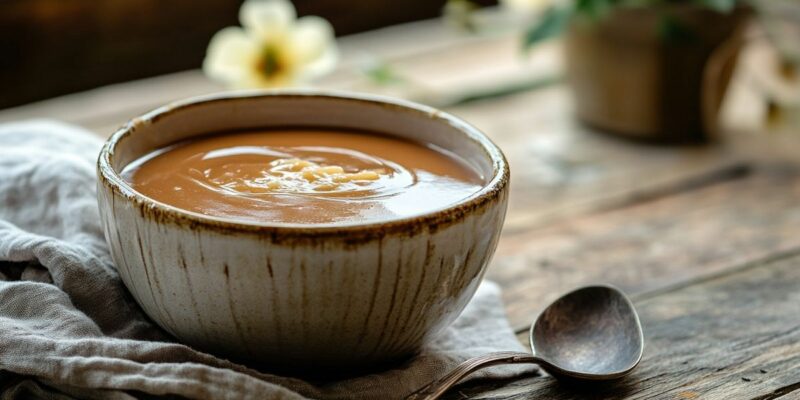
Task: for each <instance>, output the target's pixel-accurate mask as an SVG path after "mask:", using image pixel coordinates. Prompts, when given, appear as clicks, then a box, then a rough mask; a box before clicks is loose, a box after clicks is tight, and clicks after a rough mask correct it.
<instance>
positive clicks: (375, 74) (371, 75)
mask: <svg viewBox="0 0 800 400" xmlns="http://www.w3.org/2000/svg"><path fill="white" fill-rule="evenodd" d="M361 72H362V73H363V74H364V76H366V77H367V78H368V79H369V80H370V81H372V83H374V84H376V85H381V86H387V85H396V84H401V83H404V82H405V79H403V77H402V76H400V75H399V74H398V73H397V72H396V71H395V70H394V68H392V66H391V65H389V64H388V63H386V62H384V61H382V60H370V62H368V63H366V65H364V66H362V68H361Z"/></svg>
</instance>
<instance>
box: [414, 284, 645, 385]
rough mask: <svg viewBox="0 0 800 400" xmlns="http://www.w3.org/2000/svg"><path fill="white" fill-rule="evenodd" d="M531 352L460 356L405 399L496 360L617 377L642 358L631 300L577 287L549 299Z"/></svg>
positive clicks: (615, 292) (560, 374)
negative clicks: (447, 369) (459, 360)
mask: <svg viewBox="0 0 800 400" xmlns="http://www.w3.org/2000/svg"><path fill="white" fill-rule="evenodd" d="M530 341H531V353H521V352H497V353H490V354H486V355H482V356H478V357H474V358H471V359H469V360H467V361H464V362H463V363H461V364H460V365H458V366H457V367H455V368H454V369H453V370H452V371H450V372H449V373H448V374H446V375H445V376H443V377H441V378H439V379H437V380H435V381H433V382H431V383H430V384H428V385H425V386H424V387H422V388H420V389H419V390H417V391H415V392H414V393H412V394H411V395H409V396H408V397H406V400H419V399H426V400H433V399H437V398H439V396H441V395H442V394H444V393H445V392H446V391H447V389H449V388H451V387H453V386H454V385H455V384H457V383H458V382H459V381H461V380H462V379H463V378H464V377H465V376H467V375H469V374H471V373H472V372H474V371H477V370H479V369H482V368H487V367H491V366H493V365H501V364H539V365H540V366H541V367H542V368H544V369H545V370H547V372H550V373H551V374H552V375H553V376H555V377H557V378H573V379H578V380H585V381H605V380H610V379H617V378H620V377H622V376H624V375H627V374H628V373H630V372H631V371H632V370H633V369H634V368H635V367H636V365H638V364H639V361H640V360H641V359H642V352H643V351H644V335H642V324H641V323H640V322H639V316H638V315H637V314H636V309H635V308H634V307H633V303H631V301H630V300H629V299H628V297H626V296H625V294H624V293H622V292H621V291H620V290H619V289H617V288H615V287H613V286H607V285H598V286H587V287H584V288H580V289H577V290H574V291H572V292H569V293H567V294H565V295H564V296H561V297H560V298H559V299H558V300H556V301H555V302H553V303H552V304H550V306H548V307H547V308H546V309H545V310H544V311H543V312H542V313H541V314H539V317H538V318H536V321H535V322H534V323H533V324H532V325H531V330H530Z"/></svg>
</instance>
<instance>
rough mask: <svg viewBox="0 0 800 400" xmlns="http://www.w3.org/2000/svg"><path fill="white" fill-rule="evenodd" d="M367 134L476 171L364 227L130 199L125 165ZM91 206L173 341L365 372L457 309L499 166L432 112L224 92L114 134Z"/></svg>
mask: <svg viewBox="0 0 800 400" xmlns="http://www.w3.org/2000/svg"><path fill="white" fill-rule="evenodd" d="M287 126H295V127H296V126H304V127H329V128H342V129H349V128H352V129H358V130H366V131H376V132H382V133H385V134H390V135H396V136H399V137H404V138H408V139H412V140H416V141H420V142H425V143H432V144H435V145H437V146H440V147H442V148H445V149H447V150H450V151H452V152H454V153H455V154H457V155H458V156H460V157H462V158H463V159H464V160H465V161H467V162H468V163H469V164H471V165H472V166H473V167H474V168H475V169H476V170H477V171H479V172H480V174H481V175H483V176H484V186H483V188H482V189H481V190H479V191H478V192H477V193H475V194H473V195H471V196H469V197H468V198H465V199H464V200H462V201H460V202H458V203H457V204H455V205H452V206H450V207H447V208H445V209H439V210H430V211H428V212H425V213H423V214H421V215H418V216H415V217H411V218H400V219H394V220H387V221H382V222H378V223H359V222H358V221H354V222H352V223H348V224H337V225H314V226H308V225H300V224H281V223H270V222H264V223H254V222H241V221H233V220H229V219H224V218H218V217H212V216H207V215H202V214H198V213H194V212H189V211H185V210H182V209H178V208H175V207H172V206H169V205H167V204H164V203H160V202H158V201H155V200H152V199H150V198H147V197H145V196H143V195H142V194H139V193H137V192H136V191H134V190H133V189H132V188H131V187H130V185H128V183H126V182H125V181H124V180H123V179H122V178H121V177H120V171H121V170H122V169H123V168H124V167H125V166H126V165H127V164H129V163H130V162H132V161H133V160H135V159H136V158H138V157H140V156H142V155H144V154H146V153H148V152H150V151H152V150H154V149H157V148H160V147H163V146H165V145H169V144H171V143H174V142H176V141H179V140H183V139H187V138H192V137H196V136H200V135H205V134H209V133H219V132H225V131H233V130H243V129H263V128H270V127H287ZM98 176H99V187H98V201H99V205H100V210H101V217H102V222H103V227H104V229H105V235H106V240H107V241H108V244H109V246H110V248H111V255H112V256H113V259H114V262H115V263H116V265H117V269H118V270H119V273H120V276H121V277H122V280H123V282H124V283H125V285H126V286H127V287H128V289H129V290H130V291H131V293H132V294H133V297H134V298H136V300H137V301H138V302H139V304H140V305H141V306H142V308H143V309H144V310H145V312H146V313H147V314H148V315H149V316H150V317H151V318H152V319H153V320H154V321H155V322H156V323H158V324H159V325H160V326H162V327H163V328H164V329H166V330H167V331H169V332H170V333H172V334H173V335H175V337H177V338H178V339H179V340H181V341H183V342H185V343H188V344H190V345H192V346H196V347H197V348H200V349H204V350H207V351H210V352H213V353H217V354H221V355H225V356H229V357H232V358H235V359H244V360H249V361H254V362H258V363H266V364H273V365H278V366H282V367H303V366H306V367H307V366H314V367H317V368H325V367H338V366H345V367H363V366H368V365H371V364H375V363H380V362H385V361H389V360H394V359H399V358H402V357H407V356H409V355H411V354H413V353H414V351H416V350H417V349H419V348H420V346H421V345H423V344H424V343H426V341H428V340H430V339H431V338H432V337H434V335H436V333H437V332H440V331H441V330H442V329H443V328H445V327H446V326H447V325H448V324H450V322H452V321H453V320H454V319H455V318H456V317H457V316H458V314H459V313H460V312H461V310H462V309H463V308H464V306H465V305H466V304H467V302H468V301H469V300H470V298H471V297H472V295H473V294H474V292H475V290H476V289H477V287H478V284H479V282H480V280H481V278H482V276H483V273H484V271H485V268H486V265H487V263H488V261H489V258H490V257H491V255H492V253H493V252H494V249H495V247H496V245H497V240H498V237H499V234H500V228H501V226H502V224H503V219H504V216H505V211H506V205H507V201H508V178H509V170H508V164H507V162H506V160H505V158H504V157H503V154H502V153H501V152H500V150H499V149H498V148H497V147H496V146H495V145H494V144H493V143H492V142H491V141H490V140H489V139H487V138H486V136H484V135H483V134H482V133H481V132H479V131H478V130H477V129H475V128H474V127H472V126H470V125H468V124H467V123H465V122H463V121H461V120H460V119H458V118H456V117H453V116H451V115H449V114H446V113H444V112H441V111H438V110H434V109H431V108H428V107H425V106H421V105H417V104H412V103H409V102H404V101H399V100H390V99H385V98H378V97H372V96H363V95H354V94H342V93H330V92H308V91H281V92H268V93H264V92H260V93H239V94H222V95H214V96H208V97H201V98H195V99H190V100H187V101H183V102H179V103H176V104H172V105H169V106H166V107H162V108H159V109H157V110H155V111H152V112H150V113H147V114H145V115H143V116H141V117H138V118H135V119H133V120H132V121H131V122H129V123H128V124H127V125H126V126H124V127H123V128H121V129H120V130H118V131H117V132H116V133H114V135H113V136H111V138H110V139H109V140H108V142H107V143H106V145H105V147H104V148H103V150H102V152H101V154H100V158H99V161H98Z"/></svg>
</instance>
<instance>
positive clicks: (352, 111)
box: [100, 92, 507, 213]
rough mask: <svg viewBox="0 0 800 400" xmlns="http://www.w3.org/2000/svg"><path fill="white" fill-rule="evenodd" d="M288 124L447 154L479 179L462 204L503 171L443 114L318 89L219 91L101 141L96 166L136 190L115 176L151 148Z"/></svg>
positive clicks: (496, 157)
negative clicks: (400, 141)
mask: <svg viewBox="0 0 800 400" xmlns="http://www.w3.org/2000/svg"><path fill="white" fill-rule="evenodd" d="M293 127H297V128H300V127H307V128H332V129H345V130H347V129H352V130H358V131H367V132H376V133H381V134H387V135H391V136H396V137H400V138H404V139H408V140H413V141H416V142H420V143H425V144H430V145H433V146H436V147H438V148H440V149H442V150H445V151H448V152H451V153H453V154H455V155H456V156H458V157H459V158H461V159H462V160H463V161H465V162H466V163H467V164H468V165H469V166H470V167H472V169H474V170H475V171H476V172H477V173H478V174H479V175H480V176H481V179H482V180H483V182H484V187H483V189H482V190H480V191H478V192H477V193H474V194H473V195H471V196H468V197H467V198H465V199H463V200H462V202H465V201H467V200H468V199H472V198H475V197H477V196H479V195H481V194H482V193H484V192H486V191H488V190H490V189H491V186H492V185H493V184H495V183H496V182H498V181H499V180H500V179H502V175H503V174H505V173H506V171H507V166H506V164H505V159H504V158H503V155H502V153H501V152H500V150H499V149H498V148H497V147H496V146H495V145H494V144H493V143H492V142H491V141H490V140H489V139H488V138H486V137H485V136H484V135H483V134H482V133H480V131H478V130H477V129H475V128H474V127H472V126H471V125H469V124H467V123H465V122H463V121H462V120H460V119H458V118H456V117H453V116H451V115H449V114H447V113H444V112H441V111H439V110H435V109H433V108H429V107H426V106H422V105H418V104H414V103H410V102H404V101H400V100H392V99H385V98H381V97H375V96H362V95H351V94H338V93H336V94H330V93H324V94H323V93H316V92H313V93H309V92H271V93H263V92H262V93H259V94H253V93H238V94H222V95H214V96H207V97H200V98H195V99H189V100H186V101H183V102H180V103H175V104H171V105H168V106H165V107H161V108H159V109H156V110H154V111H152V112H150V113H147V114H145V115H143V116H142V117H139V118H135V119H133V120H132V121H131V122H130V123H129V124H127V125H126V126H125V127H123V128H122V129H120V130H119V131H117V132H116V133H115V134H114V135H113V136H112V137H111V139H110V140H109V142H108V143H107V145H106V149H105V150H104V153H103V154H102V155H101V160H100V164H101V167H102V166H103V164H104V163H106V162H107V164H108V166H110V167H111V169H112V170H113V174H112V175H115V176H113V177H112V180H113V181H115V182H116V183H117V184H118V185H120V186H122V187H123V188H124V189H125V190H128V191H131V192H135V191H133V190H132V189H131V188H130V187H129V185H127V183H125V182H124V181H123V180H122V179H121V178H120V177H119V173H120V172H121V171H122V170H123V169H124V168H125V166H127V165H128V164H130V163H131V162H133V161H135V160H136V159H138V158H139V157H141V156H143V155H145V154H147V153H149V152H151V151H153V150H155V149H158V148H161V147H164V146H167V145H170V144H173V143H175V142H178V141H181V140H185V139H190V138H193V137H198V136H202V135H207V134H215V133H224V132H226V131H227V132H230V131H242V130H251V129H270V128H293ZM148 200H149V201H154V200H152V199H148ZM156 203H157V202H156ZM159 204H160V203H159ZM459 204H460V203H459ZM168 208H171V207H168ZM430 211H431V212H435V211H438V210H430ZM187 213H191V212H188V211H187Z"/></svg>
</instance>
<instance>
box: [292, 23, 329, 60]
mask: <svg viewBox="0 0 800 400" xmlns="http://www.w3.org/2000/svg"><path fill="white" fill-rule="evenodd" d="M290 46H291V49H292V53H293V54H294V56H295V60H296V61H297V62H298V63H307V62H313V61H314V60H316V59H317V58H319V57H322V56H323V55H324V54H325V53H326V52H327V51H328V48H330V47H335V46H336V41H335V38H334V34H333V27H332V26H331V24H330V23H329V22H328V21H326V20H324V19H322V18H320V17H315V16H308V17H303V18H300V19H299V20H297V24H295V26H294V29H293V30H292V36H291V43H290Z"/></svg>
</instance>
